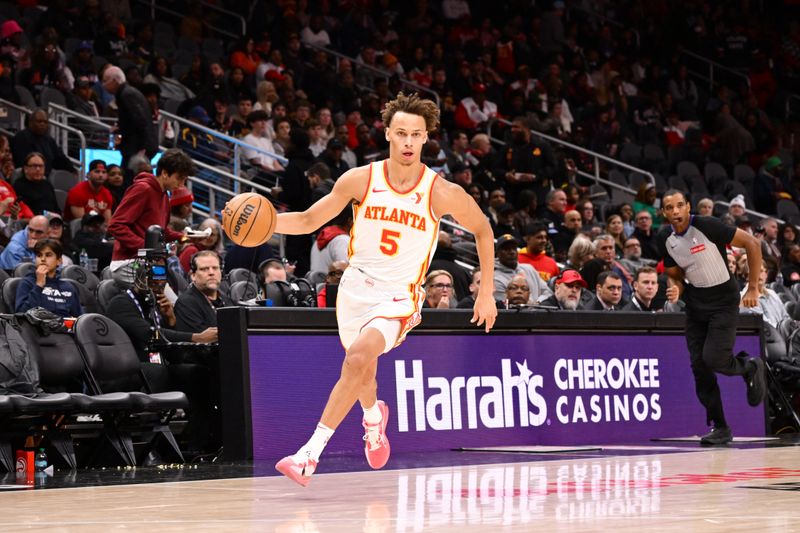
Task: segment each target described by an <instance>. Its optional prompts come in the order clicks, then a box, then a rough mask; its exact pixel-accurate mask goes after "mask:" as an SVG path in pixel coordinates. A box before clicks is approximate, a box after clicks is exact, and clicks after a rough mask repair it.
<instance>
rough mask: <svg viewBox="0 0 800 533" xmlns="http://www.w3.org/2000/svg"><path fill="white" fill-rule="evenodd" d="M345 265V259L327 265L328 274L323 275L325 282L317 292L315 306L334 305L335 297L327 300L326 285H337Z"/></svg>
mask: <svg viewBox="0 0 800 533" xmlns="http://www.w3.org/2000/svg"><path fill="white" fill-rule="evenodd" d="M347 265H348V263H347V261H334V262H332V263H331V264H330V265H328V274H327V275H326V276H325V283H323V284H322V288H321V289H320V290H319V291H318V292H317V307H336V300H335V299H334V300H333V301H331V302H328V300H329V298H328V287H330V286H338V285H339V282H340V281H342V274H344V270H345V269H346V268H347Z"/></svg>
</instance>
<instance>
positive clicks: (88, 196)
mask: <svg viewBox="0 0 800 533" xmlns="http://www.w3.org/2000/svg"><path fill="white" fill-rule="evenodd" d="M86 178H87V179H86V181H82V182H80V183H79V184H77V185H75V186H74V187H73V188H71V189H70V190H69V193H68V194H67V203H66V205H65V206H64V220H66V221H70V220H73V219H76V218H77V219H80V218H83V215H85V214H86V213H88V212H89V211H97V212H98V213H100V214H101V215H103V218H105V219H106V222H107V223H108V222H110V221H111V206H112V205H113V203H114V197H113V196H111V191H109V190H108V189H106V188H105V187H104V186H103V184H104V183H105V182H106V180H107V179H108V171H107V169H106V163H105V161H102V160H100V159H95V160H94V161H92V162H91V163H89V174H87V175H86Z"/></svg>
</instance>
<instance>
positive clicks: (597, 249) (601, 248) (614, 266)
mask: <svg viewBox="0 0 800 533" xmlns="http://www.w3.org/2000/svg"><path fill="white" fill-rule="evenodd" d="M594 255H595V257H594V259H592V260H590V261H589V262H587V263H586V264H585V265H583V268H582V269H581V276H582V277H583V279H585V280H586V283H588V284H589V286H592V285H593V284H594V283H595V281H596V280H597V278H598V276H599V274H600V273H601V272H605V271H613V272H615V273H616V274H617V275H618V276H619V277H620V279H621V280H622V297H623V298H624V299H625V301H627V300H628V299H629V298H630V297H631V293H632V292H633V289H632V288H631V285H630V284H631V282H632V281H633V276H632V275H631V273H630V272H629V271H628V269H627V268H625V267H624V266H623V265H622V264H621V263H620V262H619V261H617V260H616V258H615V253H614V238H613V237H612V236H611V235H609V234H607V233H604V234H602V235H598V236H597V237H596V238H595V240H594Z"/></svg>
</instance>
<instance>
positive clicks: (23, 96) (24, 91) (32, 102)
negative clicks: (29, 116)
mask: <svg viewBox="0 0 800 533" xmlns="http://www.w3.org/2000/svg"><path fill="white" fill-rule="evenodd" d="M14 90H15V91H16V93H17V96H19V103H20V104H22V105H23V106H24V107H27V108H28V109H30V110H31V111H33V110H34V109H36V108H37V107H39V106H38V105H36V99H34V97H33V94H31V92H30V91H29V90H28V88H27V87H23V86H22V85H15V86H14Z"/></svg>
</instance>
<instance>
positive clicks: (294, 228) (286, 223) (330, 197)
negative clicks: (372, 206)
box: [275, 166, 369, 235]
mask: <svg viewBox="0 0 800 533" xmlns="http://www.w3.org/2000/svg"><path fill="white" fill-rule="evenodd" d="M368 183H369V166H364V167H357V168H354V169H351V170H348V171H347V172H345V173H344V174H342V176H341V177H340V178H339V179H338V180H337V181H336V183H335V184H334V186H333V190H332V191H331V192H330V193H328V194H327V195H325V196H323V197H322V198H321V199H320V200H319V201H318V202H316V203H315V204H314V205H312V206H311V207H309V208H308V209H306V210H305V211H299V212H291V213H279V214H278V222H277V225H276V227H275V233H286V234H288V235H305V234H308V233H311V232H312V231H315V230H317V229H318V228H319V227H320V226H322V225H323V224H325V223H326V222H328V221H329V220H331V219H332V218H334V217H335V216H336V215H338V214H339V213H341V212H342V209H344V208H345V206H346V205H347V204H349V203H350V202H351V201H352V200H356V201H357V202H360V201H361V200H363V197H364V192H365V191H366V190H367V184H368Z"/></svg>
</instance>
